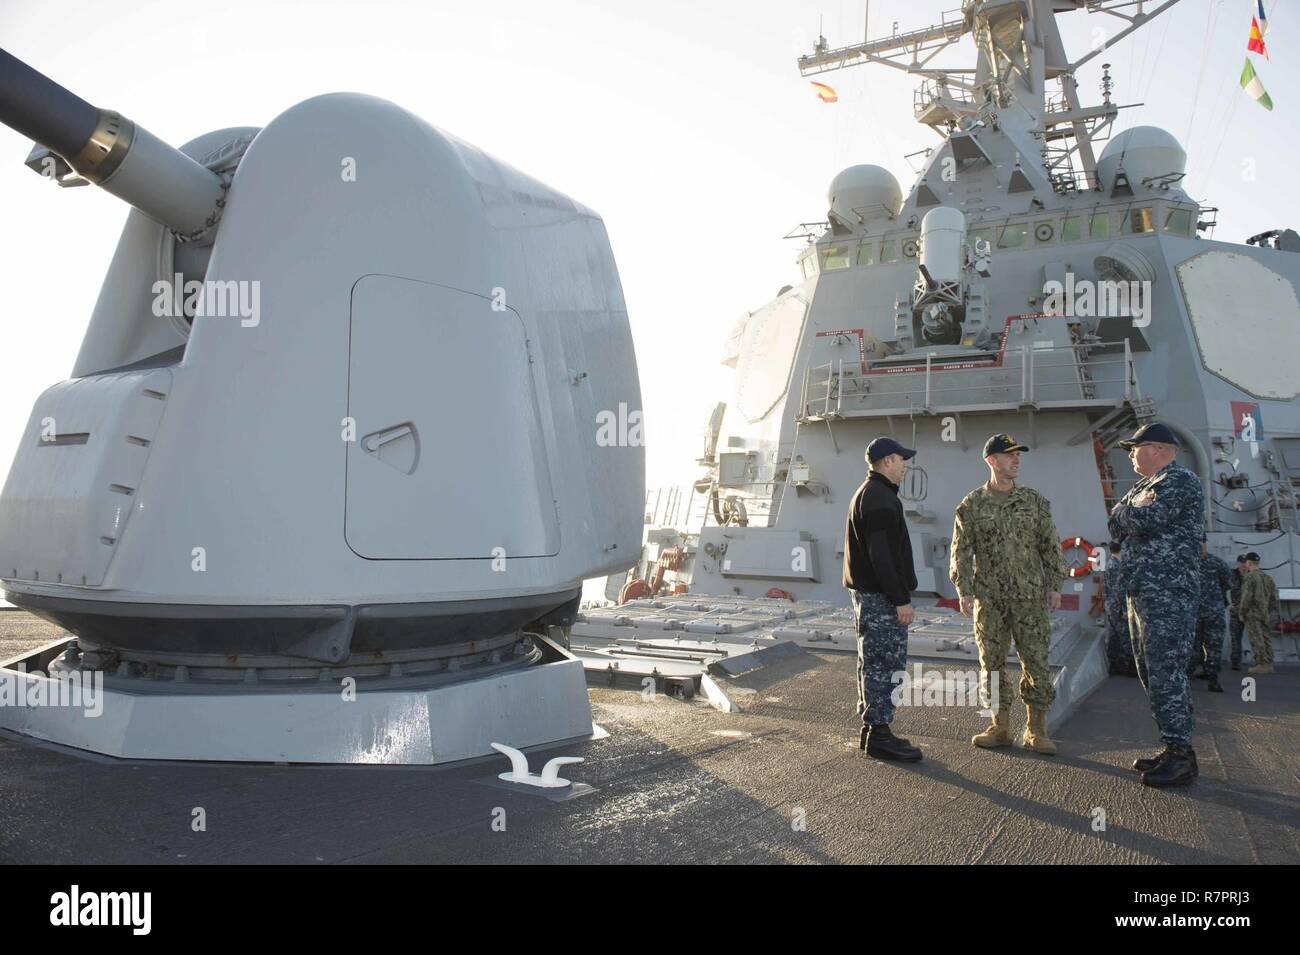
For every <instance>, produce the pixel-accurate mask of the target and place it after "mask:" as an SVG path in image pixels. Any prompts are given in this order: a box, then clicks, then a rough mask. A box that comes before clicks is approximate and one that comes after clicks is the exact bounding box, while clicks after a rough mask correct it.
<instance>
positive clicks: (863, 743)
mask: <svg viewBox="0 0 1300 955" xmlns="http://www.w3.org/2000/svg"><path fill="white" fill-rule="evenodd" d="M870 732H871V727H870V726H864V727H862V735H861V736H859V737H858V749H866V748H867V734H868V733H870Z"/></svg>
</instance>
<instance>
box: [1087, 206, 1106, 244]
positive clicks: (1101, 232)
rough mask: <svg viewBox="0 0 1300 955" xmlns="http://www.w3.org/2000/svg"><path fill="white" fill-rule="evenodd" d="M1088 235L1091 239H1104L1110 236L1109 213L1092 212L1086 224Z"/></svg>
mask: <svg viewBox="0 0 1300 955" xmlns="http://www.w3.org/2000/svg"><path fill="white" fill-rule="evenodd" d="M1088 235H1089V237H1091V238H1093V239H1105V238H1109V236H1110V213H1109V212H1094V213H1093V214H1092V217H1091V221H1090V222H1089V223H1088Z"/></svg>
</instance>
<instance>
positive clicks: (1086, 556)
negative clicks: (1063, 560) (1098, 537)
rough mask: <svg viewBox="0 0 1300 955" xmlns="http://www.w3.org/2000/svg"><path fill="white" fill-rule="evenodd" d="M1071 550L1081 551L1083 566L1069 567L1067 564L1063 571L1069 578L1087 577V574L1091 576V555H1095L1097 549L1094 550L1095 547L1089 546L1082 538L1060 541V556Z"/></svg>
mask: <svg viewBox="0 0 1300 955" xmlns="http://www.w3.org/2000/svg"><path fill="white" fill-rule="evenodd" d="M1072 550H1081V551H1083V566H1082V567H1071V566H1070V565H1069V564H1066V567H1065V569H1066V570H1067V571H1068V572H1069V574H1070V576H1071V577H1086V576H1088V574H1091V573H1092V555H1093V554H1095V553H1096V552H1097V549H1096V548H1095V547H1093V546H1092V545H1091V544H1089V543H1088V542H1087V541H1086V540H1084V539H1083V538H1082V537H1067V538H1066V539H1065V540H1063V541H1061V553H1062V554H1065V553H1067V552H1069V551H1072Z"/></svg>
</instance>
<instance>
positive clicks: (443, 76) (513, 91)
mask: <svg viewBox="0 0 1300 955" xmlns="http://www.w3.org/2000/svg"><path fill="white" fill-rule="evenodd" d="M1274 2H1275V0H1266V4H1265V6H1266V8H1267V9H1270V11H1271V14H1270V18H1271V26H1272V30H1271V32H1270V33H1269V35H1268V43H1269V46H1270V53H1271V54H1272V60H1271V61H1269V62H1260V61H1258V60H1257V69H1258V72H1259V75H1260V77H1261V79H1262V80H1263V82H1264V85H1265V86H1266V87H1267V88H1268V90H1269V92H1270V93H1271V95H1272V97H1273V100H1274V102H1275V103H1276V108H1275V109H1274V111H1273V112H1271V113H1270V112H1267V111H1265V110H1263V109H1262V108H1261V107H1259V106H1258V105H1256V104H1255V103H1254V102H1252V101H1251V100H1249V99H1247V98H1246V97H1245V95H1244V94H1243V93H1242V92H1241V90H1240V89H1239V87H1238V76H1239V74H1240V72H1241V67H1242V61H1243V59H1244V57H1245V45H1246V37H1247V32H1248V29H1249V26H1250V15H1251V12H1252V10H1253V9H1254V0H1181V2H1180V3H1178V4H1177V5H1176V6H1175V7H1174V8H1173V9H1172V10H1171V11H1169V12H1167V13H1165V14H1163V15H1162V16H1161V17H1160V18H1158V19H1157V20H1155V21H1154V22H1153V23H1151V24H1150V25H1149V26H1147V27H1145V28H1144V29H1142V30H1140V31H1138V32H1137V33H1136V34H1135V35H1134V36H1132V37H1130V38H1127V39H1125V40H1123V41H1121V43H1120V45H1118V46H1117V47H1116V48H1114V49H1112V50H1108V51H1107V52H1106V53H1105V54H1103V55H1102V56H1099V57H1097V58H1095V59H1094V60H1093V61H1092V62H1091V63H1089V64H1088V65H1087V66H1086V67H1084V68H1083V69H1082V70H1081V71H1080V77H1079V82H1080V95H1081V97H1082V99H1083V102H1084V104H1085V105H1089V104H1092V103H1095V102H1097V101H1099V99H1100V95H1099V93H1098V91H1097V87H1098V81H1099V78H1100V65H1101V63H1102V62H1103V61H1106V62H1110V63H1111V64H1112V67H1111V75H1112V78H1113V79H1114V81H1115V91H1114V94H1113V98H1114V100H1115V101H1116V102H1117V103H1120V104H1126V103H1134V102H1139V101H1142V102H1144V103H1145V105H1144V106H1142V107H1140V108H1136V109H1130V110H1124V111H1122V113H1121V116H1120V120H1119V121H1118V122H1117V124H1116V130H1117V131H1118V130H1119V129H1122V128H1124V127H1127V126H1131V125H1143V124H1150V125H1158V126H1163V127H1164V128H1166V129H1168V130H1169V131H1170V132H1172V133H1173V134H1174V135H1175V136H1176V137H1177V138H1178V139H1179V140H1180V141H1181V142H1183V144H1184V145H1185V146H1186V147H1187V149H1188V153H1189V163H1188V176H1187V179H1186V181H1185V186H1186V187H1187V188H1188V190H1189V192H1190V193H1191V194H1192V195H1193V196H1194V197H1196V198H1199V199H1200V200H1201V201H1202V202H1205V203H1209V204H1213V205H1217V206H1220V207H1221V209H1222V211H1221V212H1220V214H1219V229H1218V231H1217V233H1216V236H1215V237H1216V238H1219V239H1224V240H1229V241H1236V242H1240V241H1242V240H1244V239H1245V237H1246V236H1248V235H1251V234H1253V233H1256V232H1260V231H1263V230H1264V229H1267V228H1273V227H1279V226H1287V227H1292V228H1300V198H1297V188H1296V185H1295V177H1296V172H1297V169H1298V168H1300V162H1297V159H1296V157H1297V155H1300V150H1298V149H1297V147H1300V135H1298V133H1297V130H1298V128H1300V122H1298V120H1297V117H1298V116H1300V21H1297V19H1296V18H1295V17H1294V16H1292V15H1291V14H1292V11H1291V10H1289V9H1286V5H1281V6H1279V8H1278V9H1277V10H1272V7H1273V5H1274ZM1156 5H1157V4H1156V3H1154V2H1148V3H1147V5H1146V6H1147V9H1148V10H1150V9H1153V8H1154V7H1155V6H1156ZM958 6H960V3H959V2H958V0H946V2H943V0H873V2H872V3H871V12H870V24H871V33H872V35H873V36H878V35H883V34H888V33H889V32H891V30H892V28H893V25H894V22H895V21H898V23H899V29H901V30H908V29H915V28H919V27H922V26H925V25H927V24H929V23H931V22H934V21H937V20H938V19H939V14H940V12H941V11H943V10H945V9H949V8H956V7H958ZM863 20H864V16H863V4H862V3H861V2H860V0H852V2H850V0H791V2H776V0H750V2H741V0H726V2H720V0H711V2H707V3H705V2H694V3H684V2H679V0H660V2H657V3H654V4H644V3H638V4H633V3H620V2H608V3H595V2H577V0H548V2H544V3H542V2H537V0H519V2H516V0H480V2H475V3H467V2H432V0H430V2H423V3H416V2H405V3H402V2H359V0H350V2H349V0H339V2H332V3H331V2H313V3H306V2H288V0H257V2H244V0H226V2H222V3H218V4H213V3H197V2H189V0H184V2H181V0H170V2H167V3H161V2H157V3H147V2H141V3H131V2H123V3H116V4H104V3H102V2H101V3H90V2H85V0H63V2H59V3H46V2H35V0H0V45H3V46H4V47H5V48H6V49H7V50H9V52H11V53H13V54H14V55H15V56H17V57H19V58H20V59H22V60H25V61H26V62H28V63H30V64H31V65H32V66H34V67H35V68H37V69H39V70H40V71H42V72H44V73H46V74H47V75H49V76H51V77H52V78H54V79H55V80H56V81H58V82H60V83H62V84H63V85H64V86H67V87H68V88H69V89H71V90H72V91H73V92H75V93H77V94H78V95H80V96H82V97H83V98H85V99H87V100H89V101H90V102H91V103H93V104H95V105H96V106H101V107H105V108H110V109H116V110H118V111H119V112H121V113H122V114H124V115H126V116H128V117H130V118H131V119H133V120H135V121H136V122H137V123H139V124H140V125H142V126H144V127H146V128H148V129H149V130H150V131H151V132H153V133H154V134H155V135H157V136H159V137H161V138H162V139H164V140H166V141H168V142H171V143H173V144H179V143H182V142H184V141H186V140H188V139H190V138H193V137H194V136H196V135H198V134H200V133H202V132H205V131H207V130H210V129H216V128H221V127H226V126H240V125H254V126H262V125H265V124H266V123H267V122H269V121H270V120H271V119H272V118H273V117H274V116H275V115H277V114H278V113H279V112H281V111H283V110H284V109H286V108H288V107H289V106H291V105H293V104H294V103H296V102H298V101H300V100H302V99H306V98H307V97H310V96H313V95H316V94H318V93H324V92H330V91H337V90H352V91H357V92H364V93H369V94H373V95H377V96H382V97H385V98H388V99H391V100H393V101H394V102H396V103H398V104H400V105H401V106H403V107H405V108H407V109H409V110H411V111H412V112H414V113H417V114H419V115H421V116H423V117H424V118H425V119H426V120H428V121H429V122H431V123H432V124H434V125H435V126H439V127H441V128H443V129H445V130H447V131H448V132H451V133H454V134H456V135H457V136H460V137H461V138H463V139H466V140H468V141H469V142H472V143H474V144H475V145H477V146H479V147H480V148H482V149H484V150H486V151H487V152H489V153H492V154H494V155H496V156H497V157H499V158H501V159H503V160H505V161H507V162H509V163H511V164H512V165H515V166H517V167H518V168H520V169H521V170H523V171H525V172H527V173H528V174H530V175H532V176H534V177H535V178H537V179H540V180H542V181H543V182H545V183H547V184H548V185H550V186H552V187H554V188H556V189H559V190H561V191H562V192H565V193H567V194H569V195H570V196H572V197H573V198H575V199H577V200H579V201H581V202H582V203H584V204H586V205H587V206H589V207H591V208H593V209H595V210H596V211H597V212H598V213H600V215H601V216H602V217H603V218H604V220H605V224H606V226H607V228H608V230H609V234H610V239H611V242H612V244H613V248H614V255H615V257H616V259H617V262H618V267H619V272H620V275H621V278H622V282H623V289H624V294H625V296H626V299H627V304H628V310H629V313H630V315H631V322H632V330H633V334H634V336H635V340H636V348H637V357H638V361H639V365H640V372H641V384H642V393H643V399H644V407H645V418H646V428H645V431H646V439H647V467H648V475H647V484H648V486H649V487H652V488H653V487H655V486H656V485H659V484H666V483H674V482H684V481H688V480H690V479H692V478H693V477H695V476H696V470H697V469H696V468H695V467H694V466H693V464H692V461H693V459H694V458H695V457H697V456H698V455H699V453H700V450H701V442H702V435H703V429H704V425H705V422H706V418H707V415H708V412H709V411H710V409H711V408H712V406H713V404H714V402H716V401H718V400H730V397H731V395H730V394H729V387H730V381H729V375H730V372H729V371H727V370H726V369H724V368H722V367H721V366H720V365H719V364H718V358H719V356H720V354H721V349H722V344H723V340H724V338H725V336H726V333H727V331H728V329H729V327H730V325H731V323H732V321H733V320H734V319H735V318H736V317H737V316H739V315H741V314H742V313H744V312H745V311H747V310H752V309H756V308H758V307H759V306H761V305H762V304H763V303H764V302H766V301H767V300H768V299H770V298H771V297H772V296H773V295H774V294H775V293H776V291H777V290H778V289H779V288H780V287H781V286H782V285H785V284H793V283H794V282H795V280H796V269H795V266H794V257H795V254H796V253H797V251H798V249H799V246H798V243H797V242H796V241H793V240H782V238H781V237H782V236H783V235H784V234H785V233H786V232H787V231H789V230H790V229H791V228H792V227H793V226H795V225H796V224H797V223H799V222H809V221H817V220H821V219H823V218H824V217H825V212H826V198H825V196H826V187H827V185H828V184H829V182H830V180H831V178H832V177H833V176H834V174H835V173H836V172H838V171H839V170H840V169H842V168H843V167H845V166H848V165H852V164H854V163H860V162H870V163H877V164H880V165H883V166H886V167H887V168H889V169H891V170H892V171H893V172H894V174H895V175H896V176H897V177H898V178H899V180H900V182H901V183H902V184H903V188H904V189H905V190H906V189H907V188H908V186H909V185H910V184H911V182H912V180H913V179H914V178H915V176H914V173H913V171H912V169H911V168H910V167H909V166H908V164H907V162H906V161H905V160H904V159H903V154H905V153H910V152H914V151H916V150H919V149H922V148H924V147H926V146H930V145H934V144H935V143H936V142H937V141H938V140H937V138H936V137H935V136H934V134H933V133H931V132H930V131H929V130H928V129H927V128H925V127H923V126H920V125H919V124H917V123H916V122H915V121H914V120H913V118H912V91H913V88H914V87H915V86H917V85H918V83H919V79H918V78H916V77H909V76H907V75H905V74H903V73H901V72H899V71H896V70H891V69H889V68H887V67H881V66H868V67H862V66H859V67H853V68H850V69H846V70H842V71H838V72H834V73H829V74H825V75H823V76H820V77H818V79H819V80H821V81H822V82H826V83H829V84H831V85H832V86H834V87H835V88H836V89H837V90H838V91H839V94H840V100H839V102H838V103H836V104H833V105H827V104H823V103H821V102H819V101H818V100H817V98H816V97H815V96H814V95H813V93H812V92H811V88H810V86H809V83H808V80H806V79H803V78H801V77H800V76H799V73H798V70H797V68H796V66H795V58H796V56H797V55H798V54H799V53H800V52H807V51H809V50H810V49H811V47H812V44H813V41H814V40H815V38H816V36H817V32H818V29H819V24H820V25H821V29H822V30H823V32H824V33H825V35H826V37H827V39H828V40H829V42H830V44H831V46H832V47H835V46H842V45H845V44H848V43H853V42H857V41H858V40H860V39H861V38H862V35H863ZM1060 20H1061V23H1062V27H1063V31H1064V32H1065V35H1066V43H1067V49H1068V50H1069V52H1070V53H1071V55H1072V56H1076V57H1077V56H1079V55H1081V53H1082V52H1083V51H1085V50H1086V49H1087V48H1088V46H1089V43H1090V41H1091V38H1092V31H1093V30H1094V29H1097V28H1101V29H1104V30H1106V31H1108V32H1110V33H1114V32H1118V30H1119V29H1120V28H1121V27H1122V26H1123V24H1122V23H1121V22H1120V21H1119V20H1116V19H1114V18H1112V17H1107V16H1101V15H1096V14H1093V15H1087V14H1082V13H1075V14H1068V15H1065V16H1062V17H1061V18H1060ZM938 62H939V63H944V64H947V65H952V66H965V65H973V63H974V51H973V46H972V44H971V41H970V39H969V38H967V39H966V40H964V41H963V43H962V44H960V45H959V46H958V47H956V48H955V50H953V51H950V52H949V53H948V54H946V55H945V56H944V57H943V58H941V59H940V60H939V61H938ZM29 148H30V143H29V142H27V141H26V140H24V139H23V138H22V137H19V136H18V135H17V134H15V133H13V132H11V131H10V130H8V129H7V128H4V127H0V216H2V225H0V241H2V242H3V249H0V323H3V325H2V326H0V327H2V328H3V337H2V338H0V468H3V470H4V472H5V473H7V471H8V465H9V462H10V460H11V459H12V455H13V451H14V449H15V447H16V444H17V441H18V439H19V437H20V435H21V432H22V429H23V427H24V425H25V423H26V421H27V417H28V415H29V413H30V411H31V407H32V404H33V402H34V400H35V398H36V396H37V395H38V394H39V393H40V392H41V391H42V390H44V389H45V388H46V387H48V386H49V385H51V384H53V383H55V382H57V381H59V380H61V379H63V378H65V377H66V376H67V374H68V373H69V371H70V369H71V367H72V363H73V360H74V358H75V357H76V353H77V349H78V346H79V344H80V340H81V336H82V334H83V332H84V330H85V326H86V323H87V321H88V319H89V317H90V313H91V309H92V307H93V305H94V301H95V298H96V295H97V293H98V290H99V285H100V282H101V281H102V279H103V275H104V272H105V270H106V269H107V266H108V262H109V259H110V257H111V255H112V252H113V249H114V246H115V244H116V242H117V238H118V233H119V231H120V229H121V226H122V223H123V221H124V220H125V217H126V208H125V206H124V205H123V204H122V203H121V202H120V201H119V200H117V199H115V198H113V197H112V196H109V195H107V194H104V193H102V192H100V191H98V190H96V189H94V188H89V187H88V188H80V189H59V188H57V187H55V186H53V185H52V184H50V183H48V182H45V181H42V180H41V179H40V178H38V177H37V175H36V174H34V173H33V172H31V171H30V170H29V169H27V168H26V167H24V166H23V165H22V160H23V159H24V158H25V157H26V155H27V152H28V149H29ZM271 227H274V226H273V225H272V226H271Z"/></svg>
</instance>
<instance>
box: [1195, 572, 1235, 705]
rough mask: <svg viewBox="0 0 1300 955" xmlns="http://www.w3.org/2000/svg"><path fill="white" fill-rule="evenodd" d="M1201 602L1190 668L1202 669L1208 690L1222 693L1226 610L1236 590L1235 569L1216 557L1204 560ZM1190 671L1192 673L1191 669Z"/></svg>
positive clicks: (1200, 675)
mask: <svg viewBox="0 0 1300 955" xmlns="http://www.w3.org/2000/svg"><path fill="white" fill-rule="evenodd" d="M1200 570H1201V601H1200V606H1199V612H1198V615H1197V618H1196V642H1195V643H1194V644H1193V646H1192V658H1191V661H1190V662H1189V664H1188V666H1189V668H1199V669H1200V671H1201V672H1200V673H1199V674H1195V675H1196V676H1197V677H1198V678H1199V679H1204V680H1207V681H1208V682H1207V684H1206V689H1208V690H1209V691H1210V692H1211V693H1222V692H1223V687H1222V686H1220V685H1219V670H1221V669H1222V668H1223V636H1224V626H1223V618H1224V610H1225V609H1226V608H1227V606H1228V594H1229V593H1230V592H1231V590H1232V570H1231V569H1230V568H1229V567H1228V565H1227V564H1226V563H1224V562H1223V561H1222V560H1220V559H1219V558H1218V557H1215V556H1214V555H1213V554H1204V555H1203V556H1202V557H1201V567H1200ZM1189 672H1190V670H1189Z"/></svg>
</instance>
